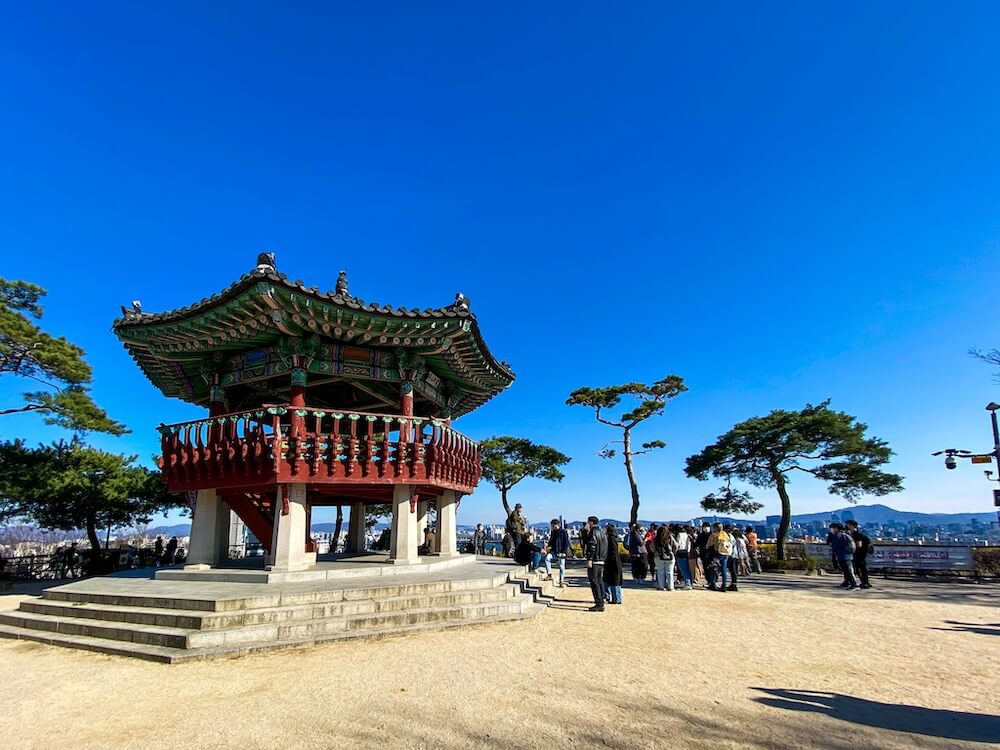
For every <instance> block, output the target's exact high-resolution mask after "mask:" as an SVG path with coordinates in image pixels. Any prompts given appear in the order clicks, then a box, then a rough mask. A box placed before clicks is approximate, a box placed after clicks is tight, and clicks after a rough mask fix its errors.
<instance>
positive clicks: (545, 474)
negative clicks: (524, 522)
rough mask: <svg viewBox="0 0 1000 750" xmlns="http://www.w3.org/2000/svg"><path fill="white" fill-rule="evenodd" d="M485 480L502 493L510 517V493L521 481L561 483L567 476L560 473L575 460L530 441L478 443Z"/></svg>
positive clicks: (512, 439)
mask: <svg viewBox="0 0 1000 750" xmlns="http://www.w3.org/2000/svg"><path fill="white" fill-rule="evenodd" d="M479 457H480V460H481V461H482V466H483V479H485V480H486V481H487V482H489V483H490V484H492V485H493V486H494V487H496V488H497V489H498V490H500V502H501V503H502V504H503V509H504V511H506V513H507V515H508V516H509V515H510V504H509V503H508V502H507V493H508V492H509V491H510V489H511V488H512V487H514V485H516V484H517V483H518V482H520V481H521V480H522V479H527V478H528V477H534V478H535V479H544V480H546V481H548V482H561V481H562V479H563V477H564V476H565V475H564V474H563V473H562V471H560V470H559V467H560V466H565V465H566V464H568V463H569V462H570V461H571V460H572V459H571V458H570V457H569V456H566V455H564V454H562V453H560V452H559V451H557V450H556V449H555V448H551V447H549V446H547V445H540V444H538V443H533V442H531V441H530V440H528V439H527V438H518V437H510V436H503V437H491V438H487V439H486V440H484V441H482V442H481V443H480V444H479Z"/></svg>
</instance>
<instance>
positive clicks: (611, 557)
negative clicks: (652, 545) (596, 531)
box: [604, 523, 622, 604]
mask: <svg viewBox="0 0 1000 750" xmlns="http://www.w3.org/2000/svg"><path fill="white" fill-rule="evenodd" d="M604 535H605V536H606V537H607V540H608V554H607V557H605V558H604V586H605V588H606V589H607V593H608V594H609V600H610V602H611V603H612V604H621V603H622V558H621V554H620V553H619V551H618V529H616V528H615V526H614V524H610V523H609V524H608V525H607V526H606V527H605V528H604Z"/></svg>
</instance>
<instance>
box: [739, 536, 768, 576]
mask: <svg viewBox="0 0 1000 750" xmlns="http://www.w3.org/2000/svg"><path fill="white" fill-rule="evenodd" d="M744 536H745V537H746V540H747V554H748V555H749V556H750V571H751V572H753V573H763V572H764V571H763V570H762V569H761V567H760V555H758V553H757V552H758V551H757V532H756V531H754V530H753V526H747V528H746V531H745V532H744Z"/></svg>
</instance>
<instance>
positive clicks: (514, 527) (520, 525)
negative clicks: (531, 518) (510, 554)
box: [507, 503, 528, 549]
mask: <svg viewBox="0 0 1000 750" xmlns="http://www.w3.org/2000/svg"><path fill="white" fill-rule="evenodd" d="M527 530H528V520H527V519H526V518H525V517H524V514H523V513H522V512H521V503H517V504H516V505H515V506H514V510H512V511H511V512H510V515H509V516H507V531H509V532H510V535H511V538H512V539H513V542H514V548H515V549H517V546H518V545H519V544H520V543H521V541H522V540H523V539H524V535H525V533H526V532H527Z"/></svg>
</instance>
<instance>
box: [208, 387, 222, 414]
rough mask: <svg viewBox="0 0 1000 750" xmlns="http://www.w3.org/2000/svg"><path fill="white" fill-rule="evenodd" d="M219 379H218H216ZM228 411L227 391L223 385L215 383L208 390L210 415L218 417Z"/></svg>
mask: <svg viewBox="0 0 1000 750" xmlns="http://www.w3.org/2000/svg"><path fill="white" fill-rule="evenodd" d="M216 380H218V379H216ZM225 413H226V402H225V393H224V391H223V390H222V386H221V385H219V384H218V382H216V383H215V385H213V386H212V387H211V388H209V391H208V416H210V417H217V416H219V415H220V414H225Z"/></svg>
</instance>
